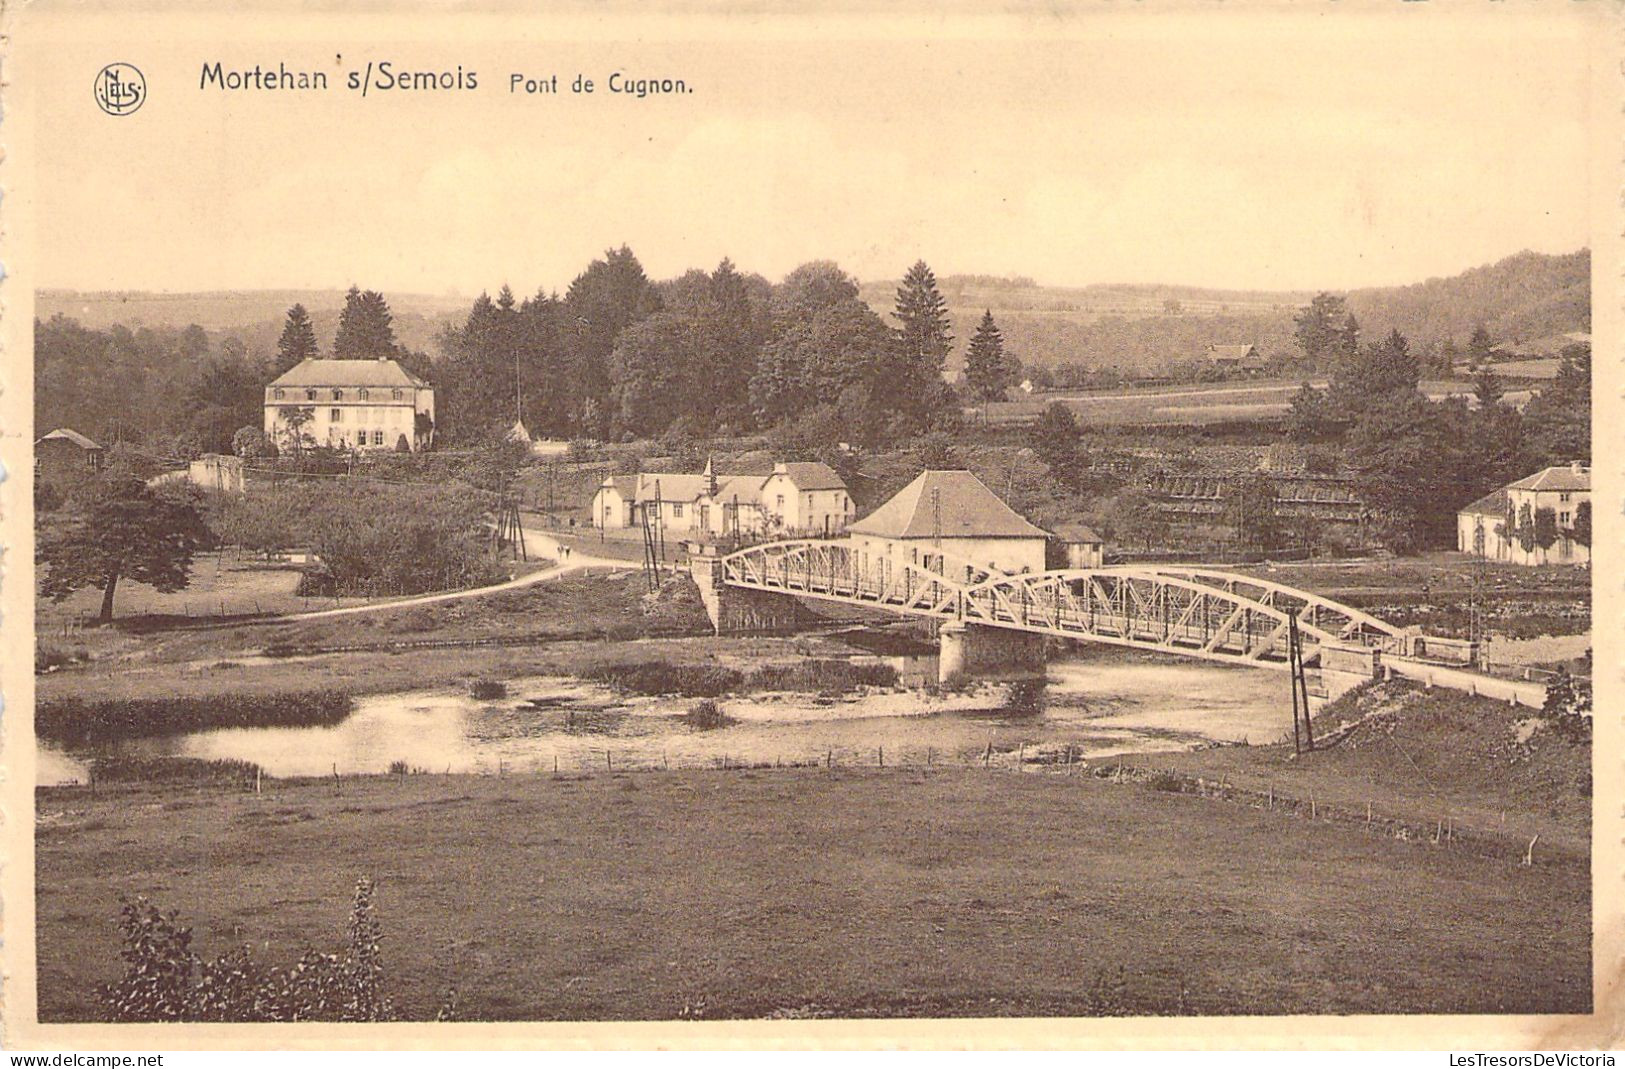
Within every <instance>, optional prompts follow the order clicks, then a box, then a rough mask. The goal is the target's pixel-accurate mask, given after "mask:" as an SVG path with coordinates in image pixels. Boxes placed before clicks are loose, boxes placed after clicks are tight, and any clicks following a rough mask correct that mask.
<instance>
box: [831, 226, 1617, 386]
mask: <svg viewBox="0 0 1625 1069" xmlns="http://www.w3.org/2000/svg"><path fill="white" fill-rule="evenodd" d="M1590 274H1591V253H1590V251H1589V250H1586V249H1582V250H1580V251H1579V252H1575V253H1569V254H1566V255H1561V256H1551V255H1545V254H1542V253H1534V252H1520V253H1518V254H1516V255H1514V256H1509V257H1507V258H1506V259H1504V260H1501V261H1499V262H1498V263H1495V264H1491V265H1489V266H1486V267H1477V268H1473V269H1472V270H1469V271H1464V272H1463V273H1461V274H1459V275H1455V276H1452V277H1450V278H1443V279H1429V280H1427V281H1426V282H1420V283H1417V284H1415V285H1410V286H1398V287H1392V288H1386V289H1363V290H1353V291H1351V292H1349V293H1347V294H1346V295H1345V296H1346V297H1347V299H1348V305H1349V309H1350V310H1351V311H1353V312H1354V314H1355V317H1356V318H1357V319H1358V320H1359V321H1360V325H1361V329H1362V332H1363V334H1364V336H1365V337H1367V338H1376V337H1379V336H1381V335H1384V334H1387V333H1388V332H1389V331H1390V330H1393V329H1395V328H1397V329H1398V330H1399V331H1401V332H1402V333H1403V334H1405V335H1406V336H1407V337H1408V338H1409V339H1410V341H1411V343H1412V345H1413V346H1415V347H1419V348H1427V347H1430V346H1432V345H1434V344H1442V343H1443V342H1444V340H1445V339H1446V338H1453V339H1454V340H1455V342H1456V344H1457V345H1459V346H1463V347H1465V345H1466V344H1467V339H1468V338H1469V337H1470V336H1471V335H1472V332H1473V329H1474V328H1475V327H1477V326H1478V325H1479V324H1483V326H1484V327H1485V329H1487V330H1488V331H1489V332H1490V335H1491V336H1492V337H1493V338H1494V339H1495V341H1496V342H1497V343H1500V344H1504V345H1508V346H1509V347H1512V348H1517V347H1518V346H1519V345H1520V344H1521V343H1525V342H1530V341H1533V340H1535V339H1538V338H1542V337H1548V336H1551V335H1554V334H1561V333H1563V332H1566V331H1572V330H1582V331H1583V330H1590V327H1591V299H1590ZM897 285H898V283H897V281H896V280H882V281H873V282H865V283H863V284H862V286H861V289H860V293H861V296H862V297H863V299H864V301H866V302H867V303H868V304H869V306H870V307H871V308H873V309H874V310H875V311H876V312H879V313H881V314H882V315H888V314H889V313H890V312H891V310H892V304H893V302H894V300H895V298H896V293H897ZM938 287H939V288H940V289H941V290H942V294H943V297H944V298H945V299H946V300H947V302H948V314H949V317H950V319H951V320H952V322H953V330H954V337H955V346H954V349H955V351H954V353H953V355H952V356H951V357H950V358H949V366H950V368H957V367H959V366H962V365H963V363H964V353H965V347H966V346H967V345H968V344H969V342H970V338H971V335H972V333H973V332H974V331H975V329H976V324H977V321H978V320H979V319H980V318H981V315H982V312H983V310H984V309H987V310H991V311H992V312H993V316H994V318H995V319H996V320H998V323H999V327H1000V329H1001V330H1002V331H1003V332H1004V337H1005V343H1006V345H1007V347H1008V348H1009V350H1010V352H1011V353H1013V354H1014V355H1015V356H1016V357H1018V358H1019V359H1020V360H1022V361H1023V362H1024V363H1027V364H1029V365H1037V366H1046V367H1053V366H1055V365H1057V364H1063V363H1078V364H1084V365H1087V366H1089V367H1096V368H1105V367H1116V368H1119V369H1122V370H1124V371H1130V372H1133V371H1138V372H1146V371H1153V370H1156V369H1157V368H1159V367H1163V366H1166V365H1168V364H1170V363H1175V362H1178V361H1183V360H1191V359H1195V358H1197V357H1200V356H1201V355H1202V353H1203V352H1204V351H1205V350H1206V348H1207V347H1208V346H1209V345H1225V344H1239V343H1243V342H1250V343H1252V344H1254V345H1257V346H1258V348H1259V351H1260V352H1261V353H1262V354H1263V355H1264V356H1266V357H1273V356H1291V355H1294V354H1296V353H1297V351H1298V350H1297V342H1296V339H1295V336H1294V326H1293V317H1294V316H1295V315H1296V314H1297V311H1298V309H1299V308H1301V307H1303V306H1304V305H1305V304H1307V303H1308V302H1309V300H1310V298H1312V297H1313V296H1314V292H1313V291H1309V290H1303V291H1285V292H1262V291H1248V290H1214V289H1203V288H1200V287H1194V286H1149V285H1097V286H1086V287H1081V288H1065V287H1056V286H1041V285H1038V284H1037V283H1035V282H1033V281H1032V280H1031V279H1026V278H1014V279H1000V278H992V277H987V276H963V275H961V276H948V277H945V278H942V279H939V280H938Z"/></svg>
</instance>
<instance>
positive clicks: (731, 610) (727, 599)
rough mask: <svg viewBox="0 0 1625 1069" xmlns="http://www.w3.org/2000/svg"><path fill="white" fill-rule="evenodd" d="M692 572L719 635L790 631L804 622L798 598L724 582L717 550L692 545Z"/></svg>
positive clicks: (689, 554)
mask: <svg viewBox="0 0 1625 1069" xmlns="http://www.w3.org/2000/svg"><path fill="white" fill-rule="evenodd" d="M688 570H689V574H690V575H692V576H693V577H694V584H695V585H696V586H698V587H699V588H700V602H701V603H702V604H703V605H704V606H705V614H706V615H707V616H709V617H710V618H711V629H712V631H713V632H715V633H716V634H718V635H726V634H732V633H735V632H739V631H787V630H790V629H792V628H793V627H795V625H796V623H797V621H798V620H799V619H800V614H799V612H798V607H797V605H796V602H795V599H794V598H790V597H786V596H785V595H783V594H770V593H767V592H765V591H761V590H743V589H741V588H739V587H732V586H729V585H727V584H726V583H724V582H723V580H722V576H723V568H722V559H721V558H720V557H719V556H718V555H717V547H715V546H707V545H702V544H700V543H694V542H691V543H689V545H688Z"/></svg>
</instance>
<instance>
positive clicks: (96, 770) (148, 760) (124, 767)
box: [90, 754, 261, 786]
mask: <svg viewBox="0 0 1625 1069" xmlns="http://www.w3.org/2000/svg"><path fill="white" fill-rule="evenodd" d="M260 774H261V772H260V766H258V765H256V764H254V763H253V762H252V761H236V760H230V759H225V760H209V759H207V758H203V757H133V756H128V755H123V754H116V755H108V756H104V757H97V758H95V759H94V760H92V761H91V763H90V779H91V782H93V783H223V784H228V785H233V786H242V785H246V784H249V783H253V782H254V779H255V777H257V776H259V775H260Z"/></svg>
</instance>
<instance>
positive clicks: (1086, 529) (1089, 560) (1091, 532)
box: [1050, 522, 1106, 569]
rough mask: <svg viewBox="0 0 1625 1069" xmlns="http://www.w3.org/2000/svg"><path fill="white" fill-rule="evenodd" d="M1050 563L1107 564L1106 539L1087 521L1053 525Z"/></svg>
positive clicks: (1065, 565)
mask: <svg viewBox="0 0 1625 1069" xmlns="http://www.w3.org/2000/svg"><path fill="white" fill-rule="evenodd" d="M1051 527H1052V530H1051V535H1052V537H1051V539H1050V563H1051V565H1052V566H1054V567H1056V568H1079V569H1085V568H1101V567H1104V566H1105V564H1106V541H1105V539H1103V538H1101V537H1100V534H1099V533H1098V532H1096V530H1095V529H1094V528H1093V527H1090V526H1089V525H1088V524H1086V523H1071V522H1068V523H1059V524H1052V525H1051Z"/></svg>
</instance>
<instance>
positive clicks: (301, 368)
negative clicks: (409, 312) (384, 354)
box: [270, 360, 428, 387]
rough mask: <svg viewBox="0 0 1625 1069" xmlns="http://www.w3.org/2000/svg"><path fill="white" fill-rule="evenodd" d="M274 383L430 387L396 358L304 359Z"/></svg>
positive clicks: (284, 384)
mask: <svg viewBox="0 0 1625 1069" xmlns="http://www.w3.org/2000/svg"><path fill="white" fill-rule="evenodd" d="M270 384H271V385H272V386H382V387H391V386H427V385H428V383H426V382H424V381H423V380H422V379H420V378H418V377H417V376H416V375H414V374H412V373H411V372H410V371H408V370H406V369H405V368H403V367H401V365H400V364H398V363H396V362H395V361H393V360H301V361H300V362H299V363H297V364H295V365H294V366H293V367H291V368H289V369H288V370H287V371H284V372H283V373H282V374H281V375H279V376H277V377H276V378H275V379H272V380H271V383H270Z"/></svg>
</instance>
